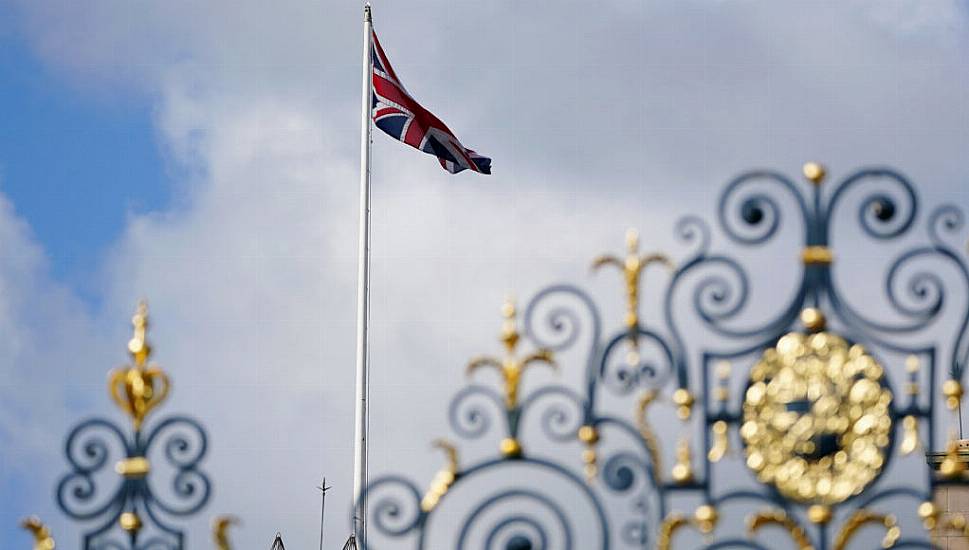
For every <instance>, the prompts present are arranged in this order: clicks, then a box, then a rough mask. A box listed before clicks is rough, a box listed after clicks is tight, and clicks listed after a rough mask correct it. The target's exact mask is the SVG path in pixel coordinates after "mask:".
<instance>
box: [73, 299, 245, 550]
mask: <svg viewBox="0 0 969 550" xmlns="http://www.w3.org/2000/svg"><path fill="white" fill-rule="evenodd" d="M132 325H133V327H134V335H133V336H132V338H131V340H130V341H129V342H128V352H129V354H130V355H131V359H132V363H131V364H129V365H127V366H126V367H124V368H120V369H117V370H114V371H112V372H111V374H110V376H109V381H108V390H109V394H110V396H111V398H112V399H113V400H114V402H115V404H117V406H118V407H119V408H120V409H121V410H122V412H124V414H125V415H126V416H127V417H128V418H129V420H130V421H131V427H132V429H131V430H130V432H129V431H128V430H125V429H123V428H122V427H121V426H119V425H117V424H115V423H114V422H112V421H110V420H107V419H103V418H94V419H90V420H85V421H83V422H81V423H80V424H79V425H77V426H76V427H75V428H74V429H73V430H71V432H70V433H69V435H68V437H67V442H66V444H65V454H66V456H67V460H68V463H69V464H70V468H71V469H70V472H69V473H68V474H66V475H65V476H64V477H63V478H62V479H61V480H60V483H58V485H57V491H56V495H57V504H58V505H59V506H60V508H61V510H63V511H64V513H66V514H67V515H68V516H69V517H70V518H71V519H73V520H77V521H81V522H85V523H90V524H93V526H92V527H91V528H90V529H89V530H88V531H86V532H85V533H84V534H83V538H82V544H81V547H82V548H84V549H85V550H102V549H103V550H108V549H111V550H125V549H130V550H149V549H150V550H181V549H182V548H185V536H184V533H183V532H182V531H181V530H179V529H178V528H177V527H176V526H174V525H173V524H172V523H170V521H171V519H170V518H184V517H188V516H191V515H194V514H196V513H198V512H199V511H201V510H202V508H203V507H204V506H205V505H206V503H207V502H208V500H209V495H210V493H211V484H210V482H209V478H208V477H207V476H206V474H205V473H204V472H203V471H202V470H201V469H200V463H201V461H202V459H203V458H204V457H205V453H206V450H207V445H208V441H207V436H206V433H205V430H204V429H203V428H202V426H201V425H200V424H199V423H198V422H197V421H196V420H194V419H192V418H190V417H187V416H181V415H175V416H168V417H165V418H163V419H161V420H159V421H157V422H155V423H149V424H146V421H147V419H148V416H149V415H150V414H151V413H152V412H153V411H154V410H155V409H156V408H158V407H159V406H160V405H161V404H162V402H163V401H164V400H165V398H166V397H167V396H168V392H169V390H170V388H171V382H170V380H169V377H168V375H167V374H166V373H165V372H164V371H163V370H162V369H161V368H160V367H158V366H157V365H155V364H154V363H151V362H149V358H150V356H151V351H152V350H151V345H150V344H149V342H148V339H147V331H148V307H147V305H146V304H145V303H141V304H139V306H138V310H137V311H136V313H135V315H134V317H133V318H132ZM112 458H114V459H115V460H114V461H112ZM112 466H113V472H111V468H112ZM163 480H164V481H166V482H167V484H165V483H162V481H163ZM105 484H106V485H107V487H108V488H107V489H105ZM166 485H167V487H166ZM232 522H233V520H232V519H231V518H220V519H217V520H216V522H215V523H214V525H213V530H214V537H215V539H216V543H217V544H222V543H223V542H224V543H225V544H226V546H225V547H227V545H228V542H227V539H226V529H227V528H228V527H229V525H231V524H232Z"/></svg>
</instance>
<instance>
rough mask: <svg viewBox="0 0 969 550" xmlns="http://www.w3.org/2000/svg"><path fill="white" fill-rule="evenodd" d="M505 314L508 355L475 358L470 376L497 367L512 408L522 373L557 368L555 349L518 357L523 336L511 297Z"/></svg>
mask: <svg viewBox="0 0 969 550" xmlns="http://www.w3.org/2000/svg"><path fill="white" fill-rule="evenodd" d="M501 313H502V316H503V317H504V318H505V321H504V323H503V324H502V329H501V342H502V344H504V346H505V357H504V359H499V358H497V357H493V356H490V355H485V356H481V357H475V358H474V359H472V360H471V362H470V363H468V376H470V375H472V374H473V373H474V372H475V371H476V370H478V369H481V368H483V367H491V368H494V369H496V370H497V371H498V372H499V373H500V374H501V378H502V380H503V381H504V384H505V407H506V408H507V409H508V410H512V409H515V408H517V407H518V388H519V386H520V385H521V380H522V375H524V374H525V371H526V370H527V369H528V368H529V367H532V366H535V365H548V366H549V367H552V368H556V367H557V365H556V364H555V360H554V359H553V357H552V352H551V351H549V350H547V349H545V348H541V349H538V350H536V351H533V352H532V353H530V354H528V355H526V356H525V357H522V358H518V355H517V353H516V348H517V347H518V342H519V340H520V339H521V334H519V332H518V322H517V313H516V310H515V304H514V302H512V301H511V300H510V299H509V300H506V301H505V304H504V305H503V306H502V308H501Z"/></svg>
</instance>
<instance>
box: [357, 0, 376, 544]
mask: <svg viewBox="0 0 969 550" xmlns="http://www.w3.org/2000/svg"><path fill="white" fill-rule="evenodd" d="M371 24H372V20H371V17H370V4H369V3H367V4H366V5H365V6H364V8H363V82H362V90H361V96H362V104H361V107H362V108H361V113H360V245H359V246H360V248H359V253H360V263H359V265H358V269H357V391H356V403H357V409H356V429H355V441H354V456H353V502H354V504H355V505H357V512H356V514H355V515H354V531H355V532H356V533H359V535H360V541H359V542H360V543H365V542H366V533H367V530H366V529H367V526H366V523H365V521H366V517H367V503H366V497H364V498H363V499H361V495H362V494H363V489H364V487H365V486H366V483H367V431H368V430H367V427H368V421H367V397H368V395H367V374H368V371H369V370H370V362H369V358H368V356H367V323H368V321H369V316H370V307H369V302H370V128H371V126H370V104H371V94H372V93H373V89H372V85H371V70H372V67H371V64H372V60H371V57H370V55H371V52H370V51H371V47H372V44H371Z"/></svg>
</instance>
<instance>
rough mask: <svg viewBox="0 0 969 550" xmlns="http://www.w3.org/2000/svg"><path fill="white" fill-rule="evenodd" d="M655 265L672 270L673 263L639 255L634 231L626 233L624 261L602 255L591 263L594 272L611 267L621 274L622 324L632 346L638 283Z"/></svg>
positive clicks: (662, 257) (664, 258) (656, 256)
mask: <svg viewBox="0 0 969 550" xmlns="http://www.w3.org/2000/svg"><path fill="white" fill-rule="evenodd" d="M657 263H658V264H662V265H665V266H666V267H668V268H670V269H673V262H672V261H670V259H669V258H668V257H667V256H665V255H663V254H640V253H639V234H638V233H637V232H636V230H635V229H629V230H627V231H626V257H625V258H624V259H623V258H619V257H618V256H613V255H611V254H603V255H602V256H599V257H598V258H596V259H595V260H593V262H592V269H593V270H594V271H598V270H599V269H600V268H602V267H603V266H607V265H611V266H613V267H615V268H617V269H619V271H621V272H622V274H623V281H624V282H625V287H626V317H625V319H624V324H625V325H626V328H627V329H628V330H629V335H630V340H631V342H632V344H633V345H634V346H635V345H636V341H637V338H638V331H639V283H640V280H641V279H642V274H643V271H644V270H645V269H646V267H648V266H649V265H651V264H657Z"/></svg>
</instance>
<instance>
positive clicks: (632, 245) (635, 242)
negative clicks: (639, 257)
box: [626, 227, 639, 252]
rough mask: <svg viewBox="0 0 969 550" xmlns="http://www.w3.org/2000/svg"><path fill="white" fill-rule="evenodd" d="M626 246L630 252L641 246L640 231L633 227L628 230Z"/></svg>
mask: <svg viewBox="0 0 969 550" xmlns="http://www.w3.org/2000/svg"><path fill="white" fill-rule="evenodd" d="M626 247H627V248H628V249H629V251H630V252H635V251H636V249H638V248H639V231H636V230H635V229H633V228H632V227H630V228H629V229H627V230H626Z"/></svg>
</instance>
